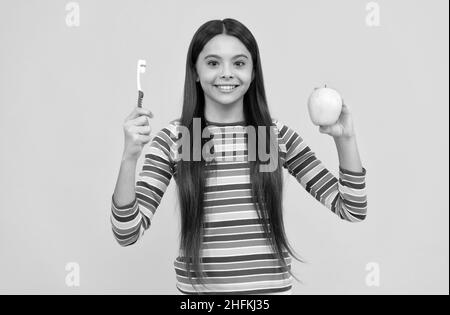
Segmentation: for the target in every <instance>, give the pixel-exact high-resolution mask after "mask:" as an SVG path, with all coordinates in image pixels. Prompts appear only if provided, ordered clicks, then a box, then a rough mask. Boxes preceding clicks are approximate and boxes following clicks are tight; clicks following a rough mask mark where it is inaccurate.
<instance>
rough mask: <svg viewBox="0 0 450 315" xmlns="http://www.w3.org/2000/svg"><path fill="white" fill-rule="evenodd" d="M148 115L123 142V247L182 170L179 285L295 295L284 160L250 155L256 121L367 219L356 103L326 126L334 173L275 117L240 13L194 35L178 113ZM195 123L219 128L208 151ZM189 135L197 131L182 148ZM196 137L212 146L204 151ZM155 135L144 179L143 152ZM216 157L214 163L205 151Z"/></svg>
mask: <svg viewBox="0 0 450 315" xmlns="http://www.w3.org/2000/svg"><path fill="white" fill-rule="evenodd" d="M151 117H153V114H152V113H151V112H150V111H149V110H147V109H145V108H138V107H137V108H135V109H134V110H133V111H132V113H131V114H130V115H129V116H128V117H127V119H126V120H125V123H124V134H125V146H124V151H123V156H122V163H121V167H120V171H119V177H118V180H117V184H116V187H115V190H114V193H113V195H112V202H111V223H112V229H113V233H114V236H115V238H116V240H117V242H118V243H119V244H120V245H122V246H128V245H131V244H134V243H135V242H136V241H137V240H138V239H139V238H140V237H141V236H142V235H143V233H144V231H145V230H147V229H148V228H149V227H150V224H151V221H152V218H153V215H154V214H155V211H156V209H157V207H158V205H159V204H160V202H161V198H162V197H163V194H164V192H165V191H166V188H167V186H168V185H169V182H170V180H171V178H172V177H174V179H175V181H176V184H177V189H178V190H177V191H178V198H179V202H180V208H181V209H180V211H181V237H180V255H179V256H178V257H177V258H176V259H175V262H174V267H175V272H176V279H177V283H176V285H177V288H178V290H179V291H180V292H182V293H186V294H265V293H266V294H267V293H268V294H291V293H292V282H293V280H292V278H293V277H294V276H293V275H292V272H291V257H294V258H295V259H298V260H300V258H298V257H297V256H296V254H295V253H294V251H293V249H292V248H291V247H290V245H289V243H288V240H287V238H286V234H285V231H284V226H283V212H282V188H283V187H282V183H283V179H282V175H283V174H282V168H281V167H276V169H275V170H274V171H269V172H262V171H260V167H259V166H261V165H262V164H264V163H263V162H262V161H261V160H260V159H256V160H250V159H249V153H250V152H249V151H250V149H249V139H250V138H249V136H248V133H247V130H248V128H250V127H252V128H255V129H256V130H258V127H257V126H263V127H267V128H265V129H264V130H265V131H263V133H262V134H260V133H257V134H256V138H257V141H256V143H258V144H259V143H260V142H259V140H261V144H264V143H265V144H266V145H267V146H270V147H271V148H273V147H276V149H277V150H276V151H275V152H276V156H272V157H273V158H276V159H277V162H278V164H277V165H278V166H283V168H286V169H287V170H288V172H289V173H290V174H291V175H292V176H294V177H295V178H296V179H297V181H298V182H299V183H300V184H301V185H302V186H303V188H304V189H305V190H306V191H307V192H308V193H310V194H311V195H312V196H313V197H314V198H316V199H317V200H318V201H319V202H320V203H322V204H323V205H324V206H325V207H327V208H328V209H330V210H331V211H332V212H334V213H335V214H337V215H338V216H339V217H340V218H341V219H344V220H347V221H351V222H359V221H362V220H364V218H365V216H366V210H367V199H366V193H365V175H366V170H365V168H363V167H362V165H361V162H360V159H359V153H358V150H357V146H356V140H355V134H354V130H353V127H352V120H351V114H350V112H349V109H348V107H346V106H344V107H343V110H342V113H341V116H340V118H339V121H338V122H337V123H336V124H335V125H333V126H329V127H326V128H325V127H320V132H322V133H326V134H329V135H330V136H332V137H333V138H334V139H335V141H336V146H337V149H338V155H339V162H340V164H339V179H337V178H335V177H334V176H333V174H332V173H331V172H329V171H328V170H327V169H326V168H325V166H324V165H323V164H322V163H321V161H320V160H318V159H317V158H316V156H315V154H314V152H312V151H311V150H310V148H309V147H308V146H307V144H306V143H305V141H304V140H303V139H302V138H301V137H300V136H299V135H298V134H297V133H296V132H295V131H294V130H292V129H291V128H289V127H288V126H286V125H284V124H282V123H280V122H279V121H277V120H275V119H272V117H271V115H270V112H269V109H268V105H267V101H266V95H265V90H264V81H263V74H262V68H261V61H260V56H259V50H258V45H257V43H256V40H255V38H254V37H253V35H252V34H251V32H250V31H249V30H248V29H247V28H246V27H245V26H244V25H243V24H241V23H240V22H238V21H236V20H234V19H225V20H222V21H220V20H213V21H209V22H207V23H205V24H203V25H202V26H201V27H200V28H199V29H198V30H197V32H196V33H195V35H194V37H193V39H192V41H191V43H190V46H189V50H188V55H187V61H186V78H185V87H184V102H183V109H182V114H181V118H180V119H177V120H173V121H171V122H170V123H169V124H168V125H167V127H166V128H163V129H162V130H160V131H159V132H158V133H157V134H156V135H155V137H154V138H151V137H150V132H151V128H150V125H149V123H148V118H151ZM198 120H200V122H201V130H207V131H208V132H207V134H209V135H210V140H209V141H208V143H211V144H212V148H211V147H209V148H210V149H211V150H209V149H208V147H207V146H206V144H207V143H206V141H205V140H208V139H207V138H206V139H205V138H201V139H198V136H196V133H195V132H194V131H195V130H194V129H195V128H194V125H195V124H194V122H195V121H198ZM186 130H187V131H188V132H185V131H186ZM183 131H184V133H183ZM264 133H265V134H264ZM181 134H182V135H187V136H188V137H189V138H188V139H186V138H185V139H184V140H189V141H185V142H183V145H182V146H180V141H179V140H180V139H181V137H180V135H181ZM273 135H275V137H273ZM211 138H212V139H211ZM150 141H151V142H150ZM198 141H200V142H201V144H202V146H201V147H202V148H203V151H202V153H203V154H201V157H200V159H195V158H194V155H197V156H198V155H199V152H198V150H197V151H196V149H195V148H198V146H197V145H198V143H199V142H198ZM149 142H150V144H149V146H150V147H149V153H148V154H146V155H145V161H144V164H143V167H142V170H141V172H140V173H139V178H138V180H137V182H136V183H135V169H136V163H137V160H138V158H139V156H140V154H141V151H142V147H143V146H144V145H145V144H147V143H149ZM183 146H184V147H183ZM205 147H206V151H208V152H205V149H204V148H205ZM180 149H181V150H180ZM184 150H189V151H188V152H189V154H188V157H190V158H189V159H181V152H180V151H184ZM185 153H186V152H185ZM208 154H213V159H212V160H210V159H206V158H205V155H208ZM224 154H226V155H227V157H224ZM230 156H232V157H233V160H232V161H230ZM294 278H295V277H294Z"/></svg>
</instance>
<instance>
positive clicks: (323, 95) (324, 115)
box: [308, 85, 342, 126]
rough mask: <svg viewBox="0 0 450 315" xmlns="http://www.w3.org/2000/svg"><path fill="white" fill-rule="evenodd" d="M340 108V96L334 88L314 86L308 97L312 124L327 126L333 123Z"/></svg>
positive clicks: (338, 114)
mask: <svg viewBox="0 0 450 315" xmlns="http://www.w3.org/2000/svg"><path fill="white" fill-rule="evenodd" d="M341 110H342V98H341V95H339V93H338V92H337V91H336V90H333V89H331V88H327V86H326V85H325V86H324V87H321V88H316V89H314V91H313V92H312V93H311V95H310V96H309V99H308V111H309V117H310V118H311V121H312V122H313V124H314V125H317V126H329V125H333V124H335V123H336V122H337V121H338V119H339V116H340V114H341Z"/></svg>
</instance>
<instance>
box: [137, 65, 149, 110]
mask: <svg viewBox="0 0 450 315" xmlns="http://www.w3.org/2000/svg"><path fill="white" fill-rule="evenodd" d="M146 66H147V64H146V62H145V60H143V59H139V60H138V62H137V90H138V107H142V99H143V98H144V92H142V89H141V73H144V72H145V67H146Z"/></svg>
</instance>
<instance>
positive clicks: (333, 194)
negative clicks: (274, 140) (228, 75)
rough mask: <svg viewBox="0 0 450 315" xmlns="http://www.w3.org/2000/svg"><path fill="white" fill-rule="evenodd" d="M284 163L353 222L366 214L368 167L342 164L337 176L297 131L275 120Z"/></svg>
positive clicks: (318, 196)
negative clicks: (350, 167)
mask: <svg viewBox="0 0 450 315" xmlns="http://www.w3.org/2000/svg"><path fill="white" fill-rule="evenodd" d="M275 123H276V125H277V129H278V144H279V146H280V158H281V161H282V163H283V167H284V168H286V169H287V170H288V172H289V173H290V174H291V175H292V176H294V177H295V178H296V180H297V181H298V182H299V183H300V184H301V185H302V186H303V188H304V189H305V190H306V191H307V192H308V193H309V194H310V195H311V196H313V197H314V198H315V199H316V200H317V201H319V202H320V203H321V204H323V205H324V206H325V207H327V208H328V209H329V210H331V211H332V212H334V213H335V214H336V215H338V216H339V217H340V218H341V219H343V220H346V221H350V222H360V221H362V220H364V219H365V218H366V214H367V195H366V181H365V178H366V169H365V168H364V167H363V168H362V171H361V172H353V171H349V170H346V169H344V168H342V167H341V166H339V178H336V177H335V176H334V175H333V174H332V173H331V172H330V171H329V170H328V169H327V168H326V167H325V165H324V164H323V163H322V162H321V161H320V160H319V159H318V158H317V157H316V155H315V153H314V152H313V151H311V149H310V148H309V146H308V145H307V144H306V143H305V141H304V140H303V139H302V137H300V136H299V135H298V133H297V132H295V131H294V130H292V129H291V128H289V127H288V126H286V125H284V124H281V123H279V122H278V121H277V120H275Z"/></svg>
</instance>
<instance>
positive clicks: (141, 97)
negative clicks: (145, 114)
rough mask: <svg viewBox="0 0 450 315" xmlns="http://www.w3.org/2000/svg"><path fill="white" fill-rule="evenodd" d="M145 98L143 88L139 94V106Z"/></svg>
mask: <svg viewBox="0 0 450 315" xmlns="http://www.w3.org/2000/svg"><path fill="white" fill-rule="evenodd" d="M143 98H144V92H142V91H141V90H139V94H138V107H142V99H143Z"/></svg>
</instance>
